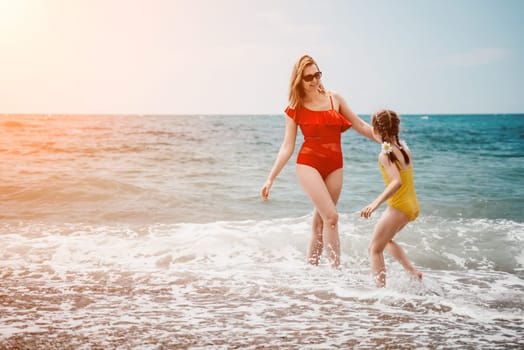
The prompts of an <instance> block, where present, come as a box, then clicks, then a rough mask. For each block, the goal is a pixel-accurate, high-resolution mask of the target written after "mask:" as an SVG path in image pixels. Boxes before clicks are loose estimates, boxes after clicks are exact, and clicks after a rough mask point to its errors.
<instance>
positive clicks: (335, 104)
mask: <svg viewBox="0 0 524 350" xmlns="http://www.w3.org/2000/svg"><path fill="white" fill-rule="evenodd" d="M321 77H322V72H320V70H319V68H318V65H317V64H316V62H315V61H314V60H313V58H312V57H310V56H308V55H304V56H302V57H301V58H300V59H299V60H298V61H297V62H296V63H295V66H294V67H293V72H292V74H291V82H290V89H289V106H288V107H287V108H286V115H287V118H286V130H285V134H284V140H283V142H282V145H281V146H280V150H279V152H278V156H277V158H276V160H275V164H274V165H273V168H272V169H271V172H270V173H269V176H268V179H267V181H266V183H265V184H264V185H263V186H262V189H261V191H260V194H261V196H262V199H263V200H268V198H269V190H270V189H271V186H272V184H273V181H274V180H275V178H276V177H277V176H278V174H279V173H280V171H281V170H282V169H283V168H284V166H285V165H286V163H287V162H288V161H289V159H290V158H291V156H292V155H293V152H294V150H295V141H296V137H297V129H298V126H300V130H301V131H302V134H303V136H304V143H303V144H302V147H301V148H300V152H299V153H298V156H297V167H296V174H297V178H298V181H299V183H300V185H301V186H302V188H303V189H304V191H305V192H306V194H307V195H308V196H309V197H310V198H311V201H312V202H313V204H314V206H315V210H314V213H313V222H312V236H311V242H310V245H309V249H308V263H309V264H312V265H318V264H319V260H320V256H321V254H322V250H323V249H324V248H325V249H326V254H327V256H328V258H329V260H330V262H331V265H332V266H333V267H335V268H338V267H339V265H340V240H339V234H338V212H337V208H336V204H337V201H338V198H339V196H340V191H341V190H342V176H343V170H342V167H343V157H342V148H341V145H340V136H341V133H342V132H344V131H346V130H347V129H349V128H350V127H353V128H354V129H355V130H356V131H357V132H359V133H360V134H362V135H364V136H366V137H368V138H370V139H371V140H373V141H376V140H375V139H374V136H373V128H372V127H371V126H370V125H369V124H368V123H366V122H365V121H363V120H362V119H360V118H359V117H358V116H357V115H356V114H355V113H353V111H352V110H351V109H350V108H349V106H348V104H347V103H346V101H344V99H343V98H342V97H341V96H340V95H339V94H337V93H335V92H329V91H326V90H325V89H324V87H323V86H322V83H321V81H320V78H321Z"/></svg>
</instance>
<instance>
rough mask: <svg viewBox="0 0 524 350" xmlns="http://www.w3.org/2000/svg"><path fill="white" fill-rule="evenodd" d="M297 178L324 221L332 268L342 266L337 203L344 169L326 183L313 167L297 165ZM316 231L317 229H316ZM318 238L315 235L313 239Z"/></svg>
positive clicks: (327, 179) (332, 174)
mask: <svg viewBox="0 0 524 350" xmlns="http://www.w3.org/2000/svg"><path fill="white" fill-rule="evenodd" d="M296 169H297V170H296V172H297V178H298V181H299V183H300V185H301V186H302V188H303V189H304V191H305V192H306V194H307V195H308V196H309V198H311V201H312V202H313V204H314V205H315V208H316V209H315V211H316V212H318V214H319V215H320V217H321V219H322V240H323V246H324V248H325V249H326V253H327V256H328V258H329V260H330V261H331V266H332V267H334V268H338V267H339V265H340V241H339V235H338V212H337V208H336V202H337V200H338V197H339V195H340V191H341V189H342V175H343V171H342V169H338V170H335V171H334V172H333V173H331V174H330V175H329V176H328V177H327V178H326V181H325V182H324V180H323V179H322V176H320V173H319V172H318V171H317V170H316V169H315V168H313V167H310V166H307V165H302V164H297V168H296ZM314 229H315V228H314ZM315 238H316V236H315V235H313V237H312V239H315ZM311 245H312V244H310V246H311Z"/></svg>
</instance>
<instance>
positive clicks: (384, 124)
mask: <svg viewBox="0 0 524 350" xmlns="http://www.w3.org/2000/svg"><path fill="white" fill-rule="evenodd" d="M371 122H372V124H373V127H374V128H375V129H377V131H378V133H379V134H380V136H381V137H382V140H384V141H387V142H390V143H392V144H395V145H396V146H397V147H398V148H399V149H400V151H401V152H402V155H403V156H404V161H405V162H406V164H409V156H408V154H407V152H406V151H405V150H404V148H403V147H402V145H401V144H400V141H399V139H398V134H399V132H400V117H399V116H398V114H397V113H395V112H394V111H392V110H389V109H384V110H381V111H379V112H377V113H375V114H374V115H373V117H372V121H371ZM388 157H389V160H390V161H392V162H395V161H397V160H398V159H397V156H395V153H394V152H390V153H389V154H388Z"/></svg>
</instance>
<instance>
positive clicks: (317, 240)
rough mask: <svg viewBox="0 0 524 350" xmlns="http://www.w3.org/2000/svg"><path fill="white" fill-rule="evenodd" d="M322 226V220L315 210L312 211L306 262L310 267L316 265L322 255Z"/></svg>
mask: <svg viewBox="0 0 524 350" xmlns="http://www.w3.org/2000/svg"><path fill="white" fill-rule="evenodd" d="M322 226H323V222H322V218H321V217H320V214H319V213H318V211H317V209H316V208H315V210H314V211H313V222H312V223H311V240H310V242H309V249H308V252H307V262H308V264H311V265H318V264H319V262H320V256H321V255H322V249H323V247H324V245H323V243H322Z"/></svg>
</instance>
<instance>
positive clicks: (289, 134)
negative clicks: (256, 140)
mask: <svg viewBox="0 0 524 350" xmlns="http://www.w3.org/2000/svg"><path fill="white" fill-rule="evenodd" d="M297 129H298V126H297V124H296V123H295V121H294V120H293V119H291V118H290V117H288V116H286V130H285V133H284V140H283V141H282V145H280V150H279V151H278V155H277V159H276V160H275V164H273V168H272V169H271V172H270V173H269V176H268V177H267V180H266V183H265V184H264V185H263V186H262V189H261V190H260V196H261V197H262V199H263V200H264V201H267V200H268V199H269V190H270V189H271V186H272V185H273V181H274V180H275V179H276V177H277V176H278V174H280V172H281V171H282V169H283V168H284V166H285V165H286V163H287V162H288V161H289V158H291V156H292V155H293V152H294V151H295V142H296V139H297Z"/></svg>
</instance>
